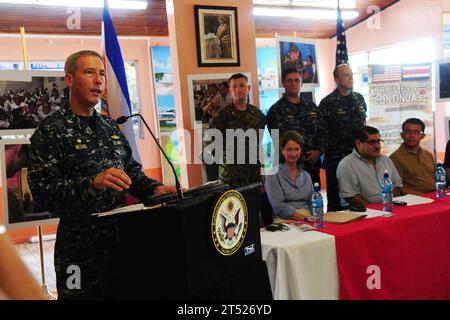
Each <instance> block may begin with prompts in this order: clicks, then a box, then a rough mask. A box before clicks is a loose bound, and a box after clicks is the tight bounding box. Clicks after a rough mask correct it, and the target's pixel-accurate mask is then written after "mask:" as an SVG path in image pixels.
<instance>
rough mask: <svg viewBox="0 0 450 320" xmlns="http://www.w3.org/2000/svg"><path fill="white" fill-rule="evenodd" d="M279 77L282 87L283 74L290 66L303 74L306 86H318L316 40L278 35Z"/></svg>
mask: <svg viewBox="0 0 450 320" xmlns="http://www.w3.org/2000/svg"><path fill="white" fill-rule="evenodd" d="M276 43H277V54H278V79H279V86H280V87H282V74H283V71H284V70H286V69H288V68H294V69H297V70H298V71H299V72H300V73H301V74H302V82H303V85H302V86H304V87H318V86H319V77H318V64H317V53H316V45H315V42H314V41H311V40H305V39H301V38H293V37H277V38H276Z"/></svg>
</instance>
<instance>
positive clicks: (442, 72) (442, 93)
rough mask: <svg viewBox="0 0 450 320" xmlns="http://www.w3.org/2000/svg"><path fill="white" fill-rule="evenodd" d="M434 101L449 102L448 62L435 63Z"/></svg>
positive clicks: (449, 74) (449, 61) (449, 80)
mask: <svg viewBox="0 0 450 320" xmlns="http://www.w3.org/2000/svg"><path fill="white" fill-rule="evenodd" d="M436 67H437V72H436V101H437V102H447V101H450V60H445V61H441V62H439V63H437V65H436Z"/></svg>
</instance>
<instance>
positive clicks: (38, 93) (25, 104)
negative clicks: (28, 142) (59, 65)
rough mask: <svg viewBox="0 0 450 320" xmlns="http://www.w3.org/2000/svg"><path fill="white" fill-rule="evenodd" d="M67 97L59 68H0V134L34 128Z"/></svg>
mask: <svg viewBox="0 0 450 320" xmlns="http://www.w3.org/2000/svg"><path fill="white" fill-rule="evenodd" d="M67 98H68V89H67V86H66V84H65V82H64V73H63V72H61V71H33V70H32V71H22V70H14V71H12V70H8V71H6V70H4V71H0V135H13V134H22V133H26V132H27V130H28V131H29V130H30V129H35V128H36V127H37V126H38V124H39V122H40V121H41V120H42V119H44V118H45V117H47V116H49V115H50V114H52V113H53V112H55V111H56V110H58V109H59V108H60V107H61V105H62V104H63V102H64V99H67Z"/></svg>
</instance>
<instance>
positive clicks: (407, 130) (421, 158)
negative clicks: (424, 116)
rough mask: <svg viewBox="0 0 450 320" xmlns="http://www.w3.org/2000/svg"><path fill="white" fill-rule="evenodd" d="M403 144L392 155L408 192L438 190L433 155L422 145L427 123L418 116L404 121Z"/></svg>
mask: <svg viewBox="0 0 450 320" xmlns="http://www.w3.org/2000/svg"><path fill="white" fill-rule="evenodd" d="M401 136H402V138H403V143H402V145H401V146H400V147H399V148H398V149H397V150H396V151H395V152H394V153H392V154H391V155H390V158H391V159H392V162H394V165H395V167H396V168H397V171H398V173H399V174H400V177H401V178H402V181H403V188H404V190H405V191H406V192H407V193H411V194H422V193H428V192H432V191H434V190H436V187H435V181H434V168H435V163H434V159H433V155H432V154H431V153H430V152H429V151H427V150H425V149H423V148H422V147H421V146H420V141H422V139H423V138H425V123H424V122H423V121H422V120H420V119H417V118H410V119H408V120H406V121H405V122H403V124H402V133H401Z"/></svg>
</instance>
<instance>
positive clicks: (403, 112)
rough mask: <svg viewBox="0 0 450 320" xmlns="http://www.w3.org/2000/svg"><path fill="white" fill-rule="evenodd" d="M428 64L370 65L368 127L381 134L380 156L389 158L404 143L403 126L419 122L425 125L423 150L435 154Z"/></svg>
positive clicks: (429, 68)
mask: <svg viewBox="0 0 450 320" xmlns="http://www.w3.org/2000/svg"><path fill="white" fill-rule="evenodd" d="M432 91H433V90H432V83H431V64H430V63H423V64H403V65H400V64H398V65H370V66H369V101H368V102H369V103H368V108H369V110H368V114H370V118H368V119H367V122H368V124H369V125H371V126H374V127H375V128H377V129H378V130H379V131H380V135H381V139H383V141H384V142H383V143H382V145H381V147H382V149H381V152H382V153H383V154H386V155H390V154H391V153H392V152H394V151H395V150H397V148H398V147H399V146H400V145H401V144H402V143H403V139H402V137H401V136H400V133H401V131H402V123H403V122H404V121H405V120H406V119H408V118H418V119H421V120H422V121H423V122H424V123H425V133H426V136H425V138H424V139H423V140H422V143H421V145H422V147H423V148H424V149H426V150H428V151H430V152H431V153H433V152H434V121H433V111H432Z"/></svg>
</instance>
